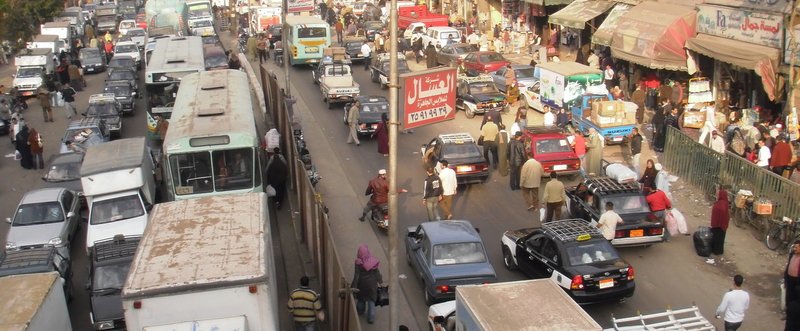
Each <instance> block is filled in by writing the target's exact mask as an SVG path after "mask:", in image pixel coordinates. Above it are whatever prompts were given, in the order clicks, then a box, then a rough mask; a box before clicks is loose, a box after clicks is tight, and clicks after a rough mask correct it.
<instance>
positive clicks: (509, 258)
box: [503, 246, 517, 271]
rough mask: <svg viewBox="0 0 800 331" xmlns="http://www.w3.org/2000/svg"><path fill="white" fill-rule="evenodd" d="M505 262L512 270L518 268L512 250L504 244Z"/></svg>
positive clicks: (507, 267)
mask: <svg viewBox="0 0 800 331" xmlns="http://www.w3.org/2000/svg"><path fill="white" fill-rule="evenodd" d="M503 264H504V265H505V266H506V269H508V270H510V271H514V270H517V263H516V262H514V257H513V256H511V251H509V250H508V247H506V246H503Z"/></svg>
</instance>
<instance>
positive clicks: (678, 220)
mask: <svg viewBox="0 0 800 331" xmlns="http://www.w3.org/2000/svg"><path fill="white" fill-rule="evenodd" d="M672 217H673V218H675V224H677V225H678V233H680V234H688V233H689V227H688V226H687V225H686V217H684V216H683V214H682V213H681V212H680V211H678V209H676V208H672Z"/></svg>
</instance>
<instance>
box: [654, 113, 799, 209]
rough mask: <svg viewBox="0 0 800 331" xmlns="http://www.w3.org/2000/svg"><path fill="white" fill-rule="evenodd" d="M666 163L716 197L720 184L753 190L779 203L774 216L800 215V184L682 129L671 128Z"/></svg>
mask: <svg viewBox="0 0 800 331" xmlns="http://www.w3.org/2000/svg"><path fill="white" fill-rule="evenodd" d="M664 166H665V167H667V168H668V169H669V170H670V172H672V173H673V174H675V175H676V176H679V177H681V178H683V179H684V180H686V181H687V182H688V183H690V184H692V185H694V186H697V187H698V188H700V189H702V190H703V192H705V193H706V194H708V195H710V196H713V193H714V190H715V189H716V188H717V186H718V185H724V186H727V187H730V188H731V189H733V191H734V192H736V191H738V190H740V189H745V190H750V191H752V192H753V194H754V195H755V196H757V197H765V198H767V199H769V200H771V201H773V202H774V203H776V204H777V206H776V208H775V209H774V212H773V214H772V215H774V216H775V217H781V216H786V217H790V218H792V219H797V217H800V184H797V183H794V182H792V181H790V180H788V179H786V178H783V177H781V176H778V175H776V174H774V173H773V172H771V171H767V170H765V169H762V168H760V167H758V166H756V165H755V164H754V163H752V162H750V161H748V160H746V159H744V158H741V157H739V156H738V155H736V154H733V153H731V152H726V153H725V154H724V155H723V154H719V153H717V152H714V151H713V150H712V149H711V148H709V147H707V146H704V145H702V144H700V143H698V142H697V141H695V140H694V139H692V138H690V137H689V136H687V135H686V134H684V133H683V132H681V131H680V130H678V129H675V128H672V127H670V128H669V129H668V130H667V143H666V146H665V147H664Z"/></svg>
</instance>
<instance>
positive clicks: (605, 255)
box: [567, 240, 619, 266]
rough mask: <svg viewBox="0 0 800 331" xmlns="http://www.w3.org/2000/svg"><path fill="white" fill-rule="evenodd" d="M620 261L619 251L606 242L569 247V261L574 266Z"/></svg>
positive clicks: (597, 241)
mask: <svg viewBox="0 0 800 331" xmlns="http://www.w3.org/2000/svg"><path fill="white" fill-rule="evenodd" d="M618 259H619V255H617V251H616V250H615V249H614V248H613V247H611V244H609V243H608V241H605V240H596V241H591V242H586V243H581V244H578V245H575V246H570V247H567V260H569V264H570V265H573V266H579V265H585V264H592V263H596V262H603V261H615V260H618Z"/></svg>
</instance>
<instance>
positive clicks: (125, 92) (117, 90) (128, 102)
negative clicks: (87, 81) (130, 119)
mask: <svg viewBox="0 0 800 331" xmlns="http://www.w3.org/2000/svg"><path fill="white" fill-rule="evenodd" d="M103 93H113V94H114V97H115V98H116V99H117V101H118V102H119V103H120V105H122V114H123V115H132V114H133V112H134V111H135V110H136V98H137V97H138V96H137V95H136V90H134V89H133V85H132V84H131V83H130V82H126V81H122V80H115V81H109V82H106V86H105V87H103Z"/></svg>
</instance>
